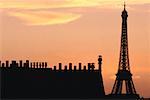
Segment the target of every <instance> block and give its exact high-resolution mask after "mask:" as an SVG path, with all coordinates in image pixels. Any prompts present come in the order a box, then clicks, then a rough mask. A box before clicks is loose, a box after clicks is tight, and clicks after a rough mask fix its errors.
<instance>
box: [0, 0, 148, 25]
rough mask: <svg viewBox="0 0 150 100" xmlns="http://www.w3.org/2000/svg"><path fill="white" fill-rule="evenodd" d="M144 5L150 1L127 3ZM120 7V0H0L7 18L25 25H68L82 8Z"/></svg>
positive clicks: (0, 5)
mask: <svg viewBox="0 0 150 100" xmlns="http://www.w3.org/2000/svg"><path fill="white" fill-rule="evenodd" d="M144 3H150V1H149V0H136V1H135V0H130V1H128V2H127V4H129V5H133V4H144ZM122 5H123V1H121V0H42V1H41V0H0V9H5V10H6V11H7V12H8V15H9V16H14V17H16V18H18V19H21V20H22V21H23V22H25V24H27V25H53V24H64V23H69V22H72V21H74V20H76V19H78V18H80V17H81V15H82V14H83V10H85V9H84V8H88V9H89V8H99V7H103V8H118V7H121V6H122ZM64 8H65V9H64ZM72 8H73V9H74V10H75V9H77V12H71V11H69V9H72ZM79 8H81V9H79ZM56 9H60V10H61V11H59V10H57V11H56ZM62 9H64V10H62ZM66 9H67V11H66ZM68 11H69V12H68ZM86 11H88V10H86Z"/></svg>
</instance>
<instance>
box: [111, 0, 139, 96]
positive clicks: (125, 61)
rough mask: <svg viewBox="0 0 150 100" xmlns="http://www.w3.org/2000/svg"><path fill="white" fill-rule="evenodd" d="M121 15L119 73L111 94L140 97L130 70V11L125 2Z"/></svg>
mask: <svg viewBox="0 0 150 100" xmlns="http://www.w3.org/2000/svg"><path fill="white" fill-rule="evenodd" d="M121 17H122V33H121V46H120V58H119V66H118V73H117V74H116V80H115V83H114V86H113V89H112V92H111V94H110V95H111V96H120V97H135V98H139V95H138V94H137V93H136V90H135V87H134V84H133V80H132V74H131V71H130V63H129V54H128V34H127V17H128V12H127V11H126V5H125V3H124V10H123V11H122V15H121ZM124 83H125V86H126V88H125V91H126V93H123V84H124Z"/></svg>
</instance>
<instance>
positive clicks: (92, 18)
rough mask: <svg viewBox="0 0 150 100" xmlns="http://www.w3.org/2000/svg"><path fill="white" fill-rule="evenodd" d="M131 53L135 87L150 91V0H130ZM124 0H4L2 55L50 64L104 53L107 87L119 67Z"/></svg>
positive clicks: (94, 58)
mask: <svg viewBox="0 0 150 100" xmlns="http://www.w3.org/2000/svg"><path fill="white" fill-rule="evenodd" d="M126 3H127V10H128V14H129V17H128V34H129V35H128V37H129V56H130V57H129V58H130V65H131V71H132V73H133V80H134V83H135V86H136V89H137V92H138V93H140V94H141V95H142V96H146V97H150V93H149V90H150V86H149V84H150V20H149V18H150V1H149V0H130V1H126ZM122 10H123V1H122V0H42V1H41V0H21V1H20V0H0V17H1V18H0V19H1V20H0V21H1V23H0V36H1V38H0V41H1V45H0V51H1V52H0V57H1V59H2V60H3V61H4V60H11V59H16V60H19V59H23V60H25V59H30V60H32V61H47V62H48V63H49V65H50V66H53V65H58V63H59V62H62V63H63V64H64V65H65V64H68V63H69V62H72V63H73V64H78V63H79V62H83V63H84V64H86V63H88V62H94V63H96V65H97V57H98V55H100V54H101V55H102V56H103V76H104V85H105V90H106V92H107V93H110V91H111V89H112V86H113V84H114V75H115V73H116V72H117V67H118V60H119V49H120V36H121V12H122Z"/></svg>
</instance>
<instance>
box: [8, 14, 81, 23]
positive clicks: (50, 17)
mask: <svg viewBox="0 0 150 100" xmlns="http://www.w3.org/2000/svg"><path fill="white" fill-rule="evenodd" d="M8 14H9V15H10V16H13V17H17V18H18V19H20V20H21V21H23V22H24V23H25V24H26V25H55V24H65V23H69V22H72V21H74V20H76V19H78V18H80V17H81V15H80V14H73V13H60V12H49V11H22V12H17V11H12V12H8Z"/></svg>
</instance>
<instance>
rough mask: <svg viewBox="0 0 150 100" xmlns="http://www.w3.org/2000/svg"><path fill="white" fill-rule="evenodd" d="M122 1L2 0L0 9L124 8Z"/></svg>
mask: <svg viewBox="0 0 150 100" xmlns="http://www.w3.org/2000/svg"><path fill="white" fill-rule="evenodd" d="M122 3H123V1H121V0H42V1H41V0H0V8H17V9H19V8H20V9H41V8H43V9H45V8H46V9H48V8H72V7H75V8H77V7H97V6H103V7H118V6H122ZM144 3H150V1H149V0H130V1H127V4H129V5H130V4H144Z"/></svg>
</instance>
